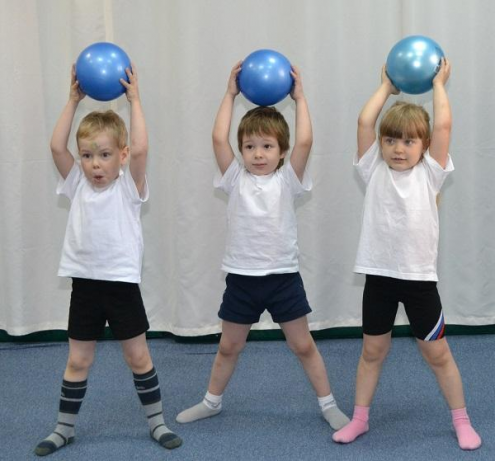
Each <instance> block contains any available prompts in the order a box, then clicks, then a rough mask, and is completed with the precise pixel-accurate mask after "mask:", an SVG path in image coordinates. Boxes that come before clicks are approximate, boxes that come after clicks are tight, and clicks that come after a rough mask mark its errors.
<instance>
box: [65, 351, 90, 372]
mask: <svg viewBox="0 0 495 461" xmlns="http://www.w3.org/2000/svg"><path fill="white" fill-rule="evenodd" d="M92 364H93V355H89V354H88V355H86V354H70V355H69V359H68V360H67V369H68V370H69V371H70V372H72V373H81V372H87V371H89V369H90V368H91V365H92Z"/></svg>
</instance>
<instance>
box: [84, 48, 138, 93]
mask: <svg viewBox="0 0 495 461" xmlns="http://www.w3.org/2000/svg"><path fill="white" fill-rule="evenodd" d="M126 67H128V68H130V67H131V61H130V59H129V56H127V54H126V52H125V51H124V50H123V49H122V48H120V47H118V46H117V45H114V44H113V43H109V42H98V43H93V44H92V45H90V46H88V47H87V48H85V49H84V50H83V51H82V52H81V54H80V55H79V57H78V58H77V61H76V78H77V80H78V81H79V86H80V88H81V90H82V91H83V92H84V93H85V94H87V95H88V96H90V97H91V98H93V99H96V100H97V101H111V100H112V99H115V98H118V97H119V96H120V95H122V94H123V93H125V87H124V85H122V83H120V81H119V80H120V79H121V78H123V79H124V80H126V81H129V79H128V78H127V75H126V73H125V69H126Z"/></svg>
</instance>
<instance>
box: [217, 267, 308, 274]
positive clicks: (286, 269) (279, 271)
mask: <svg viewBox="0 0 495 461" xmlns="http://www.w3.org/2000/svg"><path fill="white" fill-rule="evenodd" d="M222 271H224V272H226V273H227V274H237V275H252V276H264V275H271V274H293V273H295V272H299V266H294V267H284V268H279V269H256V270H253V269H238V268H233V267H228V266H222Z"/></svg>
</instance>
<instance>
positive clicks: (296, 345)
mask: <svg viewBox="0 0 495 461" xmlns="http://www.w3.org/2000/svg"><path fill="white" fill-rule="evenodd" d="M288 346H289V348H290V350H291V351H292V352H294V354H295V355H296V356H297V357H298V358H299V359H305V358H307V357H311V356H313V355H314V354H315V352H317V349H316V344H315V342H314V341H313V338H312V337H311V336H310V337H309V338H306V339H305V340H303V341H295V342H288Z"/></svg>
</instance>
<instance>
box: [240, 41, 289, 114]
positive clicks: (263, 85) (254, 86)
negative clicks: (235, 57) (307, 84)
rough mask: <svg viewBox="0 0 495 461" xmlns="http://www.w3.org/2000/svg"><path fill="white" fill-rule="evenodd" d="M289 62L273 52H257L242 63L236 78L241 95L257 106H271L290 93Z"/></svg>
mask: <svg viewBox="0 0 495 461" xmlns="http://www.w3.org/2000/svg"><path fill="white" fill-rule="evenodd" d="M290 72H291V66H290V62H289V60H288V59H287V58H286V57H285V56H284V55H283V54H280V53H278V52H277V51H273V50H257V51H254V52H253V53H251V54H250V55H249V56H247V57H246V59H244V61H243V62H242V69H241V71H240V73H239V76H238V84H239V89H240V90H241V93H242V94H243V95H244V97H245V98H246V99H248V100H249V101H251V102H252V103H254V104H257V105H258V106H271V105H273V104H276V103H277V102H279V101H281V100H282V99H284V98H285V97H286V96H287V95H288V94H289V93H290V91H291V89H292V85H293V84H294V79H293V78H292V75H291V74H290Z"/></svg>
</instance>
